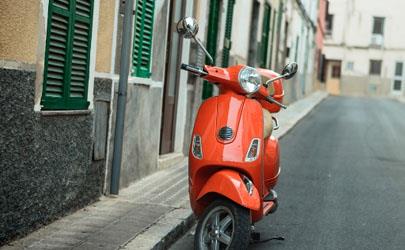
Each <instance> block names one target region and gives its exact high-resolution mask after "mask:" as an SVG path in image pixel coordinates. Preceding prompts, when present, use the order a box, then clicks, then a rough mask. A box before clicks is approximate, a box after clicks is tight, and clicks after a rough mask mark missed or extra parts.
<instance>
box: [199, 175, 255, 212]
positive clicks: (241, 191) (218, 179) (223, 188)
mask: <svg viewBox="0 0 405 250" xmlns="http://www.w3.org/2000/svg"><path fill="white" fill-rule="evenodd" d="M209 193H216V194H219V195H221V196H225V197H227V198H228V199H230V200H232V201H234V202H235V203H237V204H239V205H241V206H243V207H246V208H248V209H251V210H255V211H257V210H259V209H260V196H259V192H258V191H257V188H256V187H253V193H252V195H249V193H248V191H247V189H246V186H245V184H244V183H243V180H242V178H241V176H240V174H239V173H238V172H236V171H233V170H229V169H224V170H221V171H218V172H216V173H215V174H213V175H212V176H211V177H210V178H209V179H208V181H207V182H206V184H205V185H204V187H203V188H202V189H201V192H200V193H199V194H198V196H197V200H200V199H202V198H203V197H204V196H206V195H207V194H209Z"/></svg>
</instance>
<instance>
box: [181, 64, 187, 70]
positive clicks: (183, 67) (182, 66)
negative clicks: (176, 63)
mask: <svg viewBox="0 0 405 250" xmlns="http://www.w3.org/2000/svg"><path fill="white" fill-rule="evenodd" d="M180 69H182V70H187V71H188V65H187V64H185V63H182V64H181V66H180Z"/></svg>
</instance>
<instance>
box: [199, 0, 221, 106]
mask: <svg viewBox="0 0 405 250" xmlns="http://www.w3.org/2000/svg"><path fill="white" fill-rule="evenodd" d="M220 3H221V1H220V0H211V1H210V13H209V20H208V37H207V50H208V52H209V53H210V54H211V56H212V58H213V59H214V64H215V58H216V54H217V53H216V52H217V40H218V23H219V8H220ZM205 62H206V63H207V62H209V59H208V58H206V59H205ZM212 91H213V86H212V84H211V83H208V82H207V81H204V85H203V95H202V98H203V99H207V98H209V97H211V96H212Z"/></svg>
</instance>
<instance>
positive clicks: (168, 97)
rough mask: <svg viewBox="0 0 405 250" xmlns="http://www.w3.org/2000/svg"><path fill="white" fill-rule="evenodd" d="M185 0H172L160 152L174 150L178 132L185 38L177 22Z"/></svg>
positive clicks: (182, 13) (165, 152) (181, 15)
mask: <svg viewBox="0 0 405 250" xmlns="http://www.w3.org/2000/svg"><path fill="white" fill-rule="evenodd" d="M184 2H185V1H184V0H172V1H171V2H170V12H169V27H168V37H167V51H166V58H167V60H166V70H165V81H164V89H163V107H162V124H161V130H160V149H159V153H160V154H167V153H171V152H173V151H174V139H175V132H176V114H177V97H178V88H179V76H180V69H179V67H178V65H180V63H181V51H182V46H183V39H182V38H181V37H180V36H179V34H178V33H177V30H176V24H177V22H178V21H179V20H180V19H181V18H182V17H183V15H184V11H185V10H184V7H185V3H184Z"/></svg>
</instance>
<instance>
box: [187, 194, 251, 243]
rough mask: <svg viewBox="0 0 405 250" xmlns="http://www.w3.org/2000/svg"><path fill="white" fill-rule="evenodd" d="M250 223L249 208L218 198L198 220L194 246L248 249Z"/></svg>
mask: <svg viewBox="0 0 405 250" xmlns="http://www.w3.org/2000/svg"><path fill="white" fill-rule="evenodd" d="M250 225H251V220H250V212H249V210H248V209H246V208H244V207H242V206H240V205H238V204H236V203H234V202H231V201H229V200H225V199H221V200H216V201H214V202H213V203H212V204H211V205H209V206H208V207H207V208H206V209H205V211H204V213H203V215H202V216H201V217H200V220H199V221H198V225H197V229H196V232H195V238H194V248H195V249H196V250H208V249H213V250H214V249H215V250H219V249H247V248H248V246H249V240H250Z"/></svg>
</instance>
